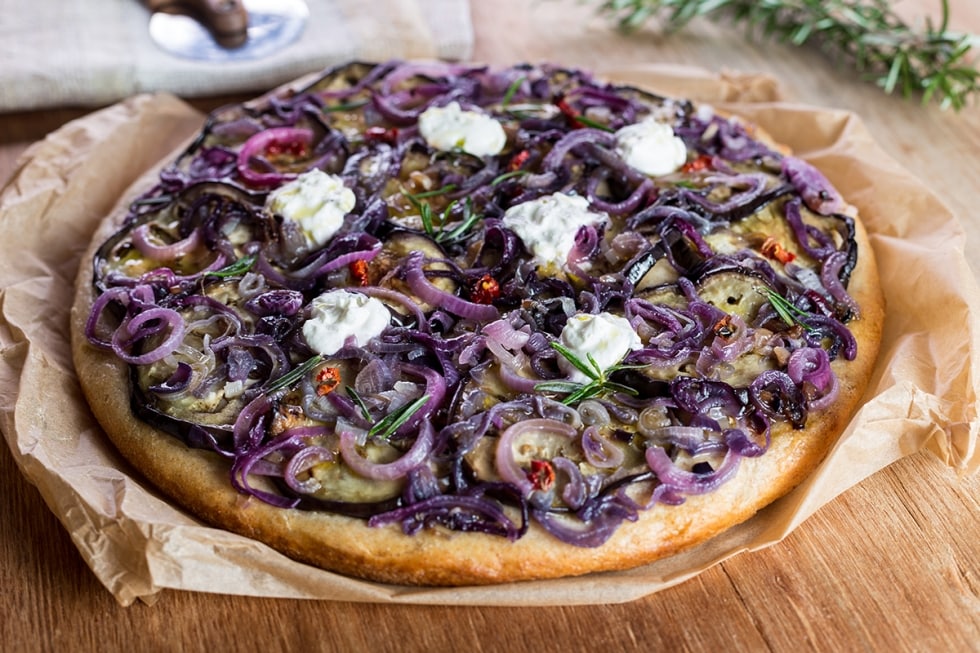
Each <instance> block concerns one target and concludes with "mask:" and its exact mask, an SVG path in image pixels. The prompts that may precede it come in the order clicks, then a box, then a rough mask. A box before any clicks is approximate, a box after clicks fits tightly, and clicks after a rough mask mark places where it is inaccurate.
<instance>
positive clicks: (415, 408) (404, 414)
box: [368, 395, 430, 440]
mask: <svg viewBox="0 0 980 653" xmlns="http://www.w3.org/2000/svg"><path fill="white" fill-rule="evenodd" d="M429 399H430V396H429V395H422V396H421V397H419V398H418V399H416V400H415V401H413V402H412V403H410V404H404V405H402V406H399V407H398V408H397V409H396V410H393V411H392V412H390V413H388V414H387V415H385V416H384V417H383V418H382V419H381V420H379V421H378V422H377V423H376V424H375V425H374V426H372V427H371V430H370V431H368V437H369V438H374V437H377V438H381V439H382V440H387V439H388V438H390V437H391V436H392V435H394V433H395V432H396V431H397V430H398V429H399V428H401V426H402V425H403V424H404V423H405V422H407V421H408V420H410V419H411V418H412V415H414V414H415V413H417V412H419V409H421V408H422V406H424V405H425V404H426V402H428V401H429Z"/></svg>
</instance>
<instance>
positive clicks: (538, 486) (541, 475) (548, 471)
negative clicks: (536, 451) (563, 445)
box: [527, 460, 555, 492]
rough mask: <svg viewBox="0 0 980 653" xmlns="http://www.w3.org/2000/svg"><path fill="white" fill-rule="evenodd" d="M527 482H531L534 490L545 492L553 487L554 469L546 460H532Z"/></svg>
mask: <svg viewBox="0 0 980 653" xmlns="http://www.w3.org/2000/svg"><path fill="white" fill-rule="evenodd" d="M527 480H529V481H531V485H532V486H533V487H534V489H535V490H543V491H545V492H547V491H548V490H550V489H551V488H552V487H554V485H555V468H554V467H552V466H551V463H550V462H548V461H547V460H532V461H531V471H529V472H528V473H527Z"/></svg>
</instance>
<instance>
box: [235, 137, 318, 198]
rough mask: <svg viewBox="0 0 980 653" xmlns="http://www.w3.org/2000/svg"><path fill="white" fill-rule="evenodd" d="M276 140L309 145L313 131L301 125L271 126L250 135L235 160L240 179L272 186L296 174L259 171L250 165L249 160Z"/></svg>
mask: <svg viewBox="0 0 980 653" xmlns="http://www.w3.org/2000/svg"><path fill="white" fill-rule="evenodd" d="M277 142H287V143H295V142H299V143H301V144H303V145H305V146H307V147H309V146H310V144H311V143H312V142H313V131H312V130H310V129H304V128H302V127H271V128H269V129H266V130H263V131H260V132H259V133H257V134H255V135H254V136H252V137H250V138H249V139H248V140H247V141H245V143H244V144H243V145H242V149H241V151H239V153H238V160H237V162H236V167H237V169H238V174H239V175H241V177H242V179H244V180H245V181H247V182H248V183H250V184H252V185H253V186H274V185H275V184H278V183H281V182H282V181H285V180H287V179H294V178H295V177H296V176H297V175H296V174H294V173H284V172H259V171H257V170H254V169H253V168H252V167H251V165H250V162H251V160H252V159H253V158H255V157H257V156H261V155H262V153H264V152H265V150H266V149H267V148H268V147H269V146H270V145H271V144H273V143H277Z"/></svg>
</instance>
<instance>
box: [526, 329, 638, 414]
mask: <svg viewBox="0 0 980 653" xmlns="http://www.w3.org/2000/svg"><path fill="white" fill-rule="evenodd" d="M551 346H552V348H554V350H555V351H557V352H558V353H559V354H561V355H562V356H563V357H564V358H565V359H566V360H567V361H568V362H569V363H571V364H572V365H573V366H574V367H575V369H577V370H579V371H580V372H582V374H585V375H586V376H587V377H589V382H588V383H579V382H577V381H543V382H542V383H538V384H536V385H535V386H534V389H535V390H537V391H538V392H557V393H559V394H567V395H568V396H566V397H565V398H564V399H562V403H563V404H565V405H566V406H571V405H573V404H577V403H579V402H580V401H585V400H586V399H590V398H592V397H598V396H600V395H605V394H609V393H611V392H625V393H626V394H628V395H632V396H636V395H637V394H639V393H638V392H637V391H636V389H635V388H631V387H629V386H627V385H623V384H622V383H616V382H615V381H610V380H609V375H610V374H612V373H613V372H617V371H619V370H629V369H636V368H637V367H642V366H637V365H613V366H612V367H609V368H606V369H602V367H600V365H599V363H597V362H596V359H595V358H594V357H593V356H592V354H586V359H587V360H584V361H583V360H582V359H581V358H579V357H578V355H576V354H575V353H574V352H573V351H571V350H570V349H568V347H566V346H564V345H563V344H561V343H560V342H552V343H551Z"/></svg>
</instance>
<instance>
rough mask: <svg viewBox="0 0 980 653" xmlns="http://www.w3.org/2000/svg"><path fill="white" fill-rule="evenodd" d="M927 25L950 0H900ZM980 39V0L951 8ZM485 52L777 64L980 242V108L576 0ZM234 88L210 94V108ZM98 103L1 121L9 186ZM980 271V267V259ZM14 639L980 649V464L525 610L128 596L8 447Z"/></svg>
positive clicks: (0, 164)
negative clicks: (907, 92) (638, 588)
mask: <svg viewBox="0 0 980 653" xmlns="http://www.w3.org/2000/svg"><path fill="white" fill-rule="evenodd" d="M896 4H897V5H898V6H899V9H900V10H901V11H902V12H903V13H904V14H905V15H907V16H909V17H918V19H919V20H921V19H922V18H923V17H924V16H925V15H926V14H927V13H929V12H932V14H933V16H934V17H937V16H936V14H937V13H938V11H939V10H938V7H939V3H938V2H933V1H931V0H928V1H927V0H903V1H902V2H900V3H896ZM950 6H951V8H952V14H953V25H952V26H953V27H954V28H956V29H959V30H962V31H970V32H973V33H980V3H977V2H976V0H951V1H950ZM472 7H473V17H474V21H475V25H476V38H477V42H476V48H475V52H474V55H473V60H474V61H483V62H488V63H494V64H508V63H513V62H516V61H522V60H526V61H543V60H551V61H558V62H562V63H566V64H569V65H579V66H584V67H589V68H593V69H596V68H598V69H601V68H611V67H615V66H618V65H624V64H632V63H636V62H656V61H663V62H676V63H684V64H691V65H698V66H702V67H705V68H708V69H710V70H722V69H730V70H739V71H744V72H767V73H769V74H771V75H773V76H775V77H776V78H777V79H778V80H779V82H780V84H781V86H782V89H783V92H784V95H785V97H786V98H788V99H791V100H798V101H800V102H804V103H807V104H811V105H817V106H826V107H838V108H842V109H847V110H850V111H854V112H855V113H857V114H859V115H860V116H861V117H862V118H863V119H864V121H865V122H866V123H867V125H868V127H869V128H870V130H871V132H872V133H873V135H874V136H875V137H876V139H878V141H879V142H880V143H881V145H883V146H884V148H885V149H886V150H887V151H888V152H889V153H890V154H891V155H892V156H894V157H896V158H897V159H898V160H899V161H901V162H902V163H903V164H904V166H905V167H907V168H908V169H909V170H911V171H912V172H913V173H914V174H915V175H916V176H918V177H919V178H920V179H922V180H923V181H924V182H926V184H927V185H928V186H930V187H931V188H934V189H935V190H936V192H937V193H938V194H939V195H940V196H941V197H942V198H943V199H944V200H945V202H946V203H947V204H948V206H949V207H950V208H951V209H952V210H953V211H954V212H955V213H956V214H957V215H958V216H959V217H960V219H961V220H962V222H963V227H964V230H965V231H966V234H967V243H968V252H972V251H976V249H977V247H978V246H980V107H978V106H977V104H976V103H975V104H974V106H972V107H971V108H968V109H967V110H965V111H963V112H961V113H959V114H956V113H953V112H943V111H940V110H938V109H937V108H936V107H926V108H923V107H922V106H920V105H919V104H917V103H915V102H906V101H903V100H901V99H898V98H892V97H888V96H885V95H883V94H882V93H881V92H880V91H879V90H877V89H876V88H874V87H873V86H872V85H870V84H868V83H866V82H863V81H860V80H859V79H858V78H857V76H856V75H855V74H853V73H852V72H850V71H849V70H847V69H845V68H839V67H837V66H835V65H834V64H833V63H829V62H828V61H827V60H826V59H824V58H823V57H822V56H821V55H820V54H819V52H817V51H816V50H810V49H805V50H801V49H795V48H791V47H789V46H781V45H777V44H772V43H762V44H753V43H750V42H749V41H747V40H746V39H744V38H743V35H742V32H740V31H732V30H731V29H725V28H723V27H720V26H716V25H714V24H712V23H709V22H699V23H696V24H695V25H693V26H692V27H691V28H690V29H689V30H687V31H685V32H682V33H679V34H676V35H672V36H670V37H664V36H662V35H659V34H658V33H657V32H656V31H655V30H653V29H652V28H651V29H648V30H647V31H645V32H643V33H641V34H638V35H634V36H630V37H625V36H623V35H620V34H618V33H616V32H615V31H613V30H611V29H610V28H609V26H608V23H607V22H605V21H603V20H601V19H598V18H596V17H595V16H594V13H593V9H592V6H591V5H583V4H581V3H578V2H575V1H574V0H571V1H568V0H564V1H560V0H494V2H479V1H477V2H473V3H472ZM224 100H225V98H221V99H215V98H210V99H204V100H195V101H194V102H193V104H195V105H196V106H198V107H200V108H203V109H208V108H210V107H212V106H215V105H217V104H219V103H221V102H223V101H224ZM90 110H91V109H71V108H57V109H51V110H46V111H41V112H33V113H18V114H7V115H0V182H2V181H3V180H5V179H7V178H8V177H9V176H10V175H11V174H12V173H13V171H14V170H15V166H16V159H17V157H18V156H19V154H20V153H21V152H23V151H24V149H25V148H26V147H27V146H28V145H29V144H30V143H31V142H33V141H35V140H37V139H40V138H42V137H43V136H44V135H45V134H46V133H47V132H49V131H51V130H54V129H56V128H58V127H59V126H60V125H62V124H63V123H65V122H66V121H68V120H70V119H73V118H75V117H78V116H81V115H84V114H85V113H87V112H88V111H90ZM974 270H980V266H974ZM0 450H2V451H0V495H2V496H3V518H2V519H0V588H2V590H0V650H5V651H31V650H51V651H54V650H58V651H117V650H118V651H123V650H126V651H129V650H226V649H231V648H234V649H235V650H255V651H267V650H285V651H294V650H295V651H299V650H318V649H324V650H338V651H366V650H372V651H387V650H392V651H394V650H428V651H450V650H453V651H455V650H460V651H484V650H487V651H510V652H514V651H525V650H526V651H544V650H556V651H589V650H596V649H598V650H603V651H616V650H633V649H639V648H642V649H644V650H649V651H708V650H722V649H725V650H737V651H766V650H772V651H879V650H880V651H954V652H958V651H980V475H975V476H973V477H970V478H965V479H959V478H957V476H956V475H955V474H954V473H953V472H952V471H951V470H949V469H948V468H947V467H945V466H944V465H943V464H942V463H941V462H940V461H939V460H937V459H936V458H935V457H933V456H931V455H927V454H918V455H913V456H911V457H908V458H906V459H903V460H901V461H900V462H898V463H896V464H894V465H892V466H891V467H889V468H887V469H885V470H883V471H881V472H879V473H878V474H875V475H874V476H872V477H870V478H868V479H866V480H865V481H863V482H862V483H860V484H858V485H857V486H856V487H854V488H852V489H851V490H849V491H847V492H846V493H844V494H843V495H842V496H840V497H839V498H838V499H836V500H834V501H833V502H831V503H830V504H829V505H827V506H825V507H824V508H822V509H821V510H819V511H818V512H817V513H816V514H815V515H814V516H813V517H811V518H810V519H809V520H808V521H807V522H805V523H804V524H803V525H802V526H801V527H800V528H799V529H797V530H796V531H794V532H793V533H792V534H791V535H790V536H789V537H788V538H787V539H786V540H784V541H783V542H781V543H779V544H778V545H776V546H774V547H771V548H769V549H766V550H764V551H761V552H757V553H752V554H746V555H741V556H738V557H735V558H733V559H731V560H730V561H727V562H725V563H723V564H721V565H718V566H715V567H713V568H711V569H710V570H708V571H707V572H705V573H703V574H702V575H700V576H698V577H697V578H695V579H693V580H690V581H687V582H686V583H683V584H681V585H679V586H677V587H674V588H672V589H669V590H666V591H663V592H660V593H658V594H656V595H653V596H650V597H648V598H646V599H643V600H639V601H635V602H632V603H629V604H625V605H606V606H593V607H552V608H539V609H526V608H523V609H517V608H514V609H507V608H480V607H423V606H419V607H415V606H387V605H373V604H345V603H333V602H315V601H302V600H266V599H255V598H242V597H231V596H223V595H211V594H192V593H186V592H175V591H170V592H165V593H163V594H162V595H160V598H159V600H158V601H157V602H156V604H155V605H153V606H148V605H144V604H139V603H138V604H136V605H133V606H131V607H128V608H122V607H120V606H119V605H118V604H117V603H116V601H115V599H114V598H113V597H112V596H111V595H110V594H109V593H108V592H107V591H106V590H105V589H103V587H102V586H101V585H100V584H99V583H98V582H97V580H96V579H95V577H94V576H93V575H92V574H91V572H90V571H89V570H88V568H87V567H86V566H85V564H84V562H83V561H82V559H81V557H80V556H79V554H78V553H77V552H76V551H75V549H74V547H73V545H72V543H71V541H70V540H69V538H68V536H67V535H66V533H65V532H64V530H63V529H62V528H61V526H60V524H59V523H58V521H57V520H56V519H55V517H53V516H52V514H51V513H50V512H49V511H48V509H47V508H46V506H45V504H44V503H43V501H42V500H41V497H40V495H39V494H38V492H37V491H36V490H35V488H34V487H33V486H31V485H30V484H29V483H28V482H27V481H25V479H24V478H23V476H21V474H20V473H19V471H18V469H17V467H16V465H15V463H14V461H13V458H12V457H11V454H10V453H9V451H8V450H7V449H6V447H0Z"/></svg>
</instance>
